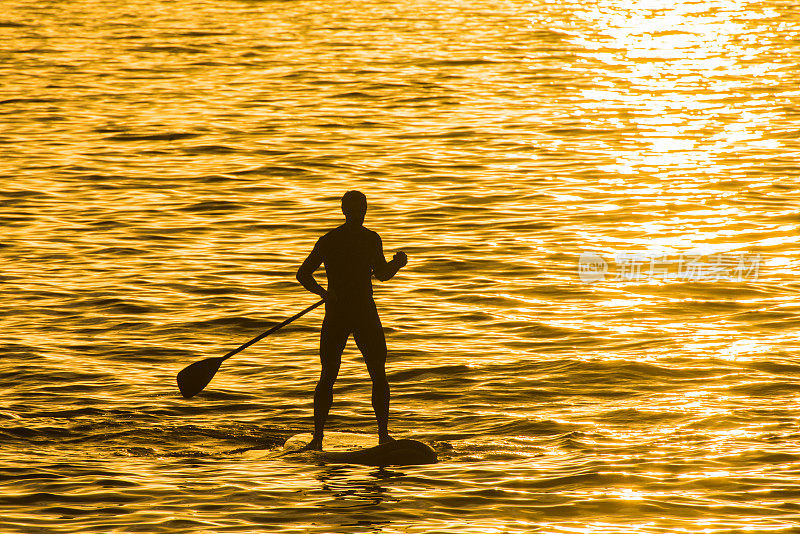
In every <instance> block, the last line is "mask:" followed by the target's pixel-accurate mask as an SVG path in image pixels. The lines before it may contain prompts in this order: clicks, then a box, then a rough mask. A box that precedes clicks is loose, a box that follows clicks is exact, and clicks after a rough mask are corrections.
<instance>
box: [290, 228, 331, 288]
mask: <svg viewBox="0 0 800 534" xmlns="http://www.w3.org/2000/svg"><path fill="white" fill-rule="evenodd" d="M321 264H322V252H320V246H319V241H317V244H316V245H314V250H312V251H311V254H309V255H308V257H307V258H306V259H305V261H304V262H303V264H302V265H300V267H299V268H298V269H297V281H298V282H300V284H302V286H303V287H304V288H306V289H307V290H308V291H311V292H312V293H315V294H317V295H319V296H320V297H322V298H325V296H326V295H327V293H328V292H327V291H325V288H323V287H322V286H321V285H319V283H317V281H316V280H314V271H316V270H317V269H318V268H319V266H320V265H321Z"/></svg>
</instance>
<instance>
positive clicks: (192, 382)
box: [178, 300, 325, 399]
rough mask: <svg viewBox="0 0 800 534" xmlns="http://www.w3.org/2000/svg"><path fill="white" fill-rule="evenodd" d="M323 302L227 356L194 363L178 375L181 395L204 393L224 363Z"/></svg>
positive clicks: (258, 336) (186, 396)
mask: <svg viewBox="0 0 800 534" xmlns="http://www.w3.org/2000/svg"><path fill="white" fill-rule="evenodd" d="M323 302H325V301H324V300H320V301H319V302H317V303H315V304H312V305H311V306H309V307H308V308H306V309H305V310H303V311H301V312H300V313H298V314H296V315H292V316H291V317H289V318H288V319H286V320H285V321H283V322H282V323H280V324H276V325H275V326H273V327H272V328H270V329H269V330H267V331H266V332H264V333H263V334H259V335H257V336H256V337H254V338H253V339H251V340H250V341H248V342H247V343H245V344H244V345H241V346H239V347H237V348H235V349H233V350H232V351H230V352H229V353H228V354H226V355H225V356H219V357H216V358H206V359H205V360H200V361H199V362H194V363H193V364H191V365H189V366H187V367H185V368H184V369H183V370H181V372H180V373H178V389H180V390H181V395H183V396H184V398H186V399H188V398H191V397H194V396H195V395H197V394H198V393H200V392H201V391H203V388H204V387H206V386H207V385H208V383H209V382H211V379H212V378H214V375H215V374H216V372H217V370H218V369H219V366H220V365H222V362H224V361H225V360H227V359H228V358H230V357H231V356H233V355H234V354H236V353H238V352H241V351H243V350H244V349H246V348H247V347H249V346H250V345H252V344H253V343H257V342H259V341H261V340H262V339H264V338H265V337H267V336H268V335H270V334H271V333H273V332H275V331H277V330H280V329H281V328H283V327H284V326H286V325H287V324H289V323H291V322H292V321H294V320H295V319H297V318H298V317H302V316H303V315H305V314H307V313H308V312H310V311H311V310H313V309H314V308H316V307H317V306H319V305H320V304H322V303H323Z"/></svg>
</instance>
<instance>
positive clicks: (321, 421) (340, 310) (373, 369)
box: [297, 191, 408, 450]
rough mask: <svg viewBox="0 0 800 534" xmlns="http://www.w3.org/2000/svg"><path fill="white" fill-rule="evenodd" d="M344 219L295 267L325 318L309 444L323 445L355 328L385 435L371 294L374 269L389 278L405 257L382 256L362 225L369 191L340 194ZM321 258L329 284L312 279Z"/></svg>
mask: <svg viewBox="0 0 800 534" xmlns="http://www.w3.org/2000/svg"><path fill="white" fill-rule="evenodd" d="M342 213H344V216H345V223H344V224H343V225H341V226H339V227H338V228H334V229H333V230H331V231H330V232H328V233H327V234H325V235H324V236H322V237H320V238H319V241H317V244H316V245H315V246H314V250H312V251H311V254H309V255H308V257H307V258H306V260H305V261H304V262H303V264H302V265H301V266H300V268H299V269H298V270H297V280H298V281H299V282H300V283H301V284H303V287H305V288H306V289H307V290H309V291H311V292H312V293H316V294H317V295H319V296H321V297H322V298H324V299H325V319H324V320H323V321H322V332H321V333H320V340H319V358H320V361H321V363H322V372H321V374H320V378H319V383H318V384H317V388H316V390H315V391H314V438H313V439H312V440H311V443H309V444H308V446H307V448H309V449H316V450H320V449H322V435H323V430H324V428H325V419H327V417H328V411H329V410H330V407H331V403H332V402H333V383H334V381H336V376H337V375H338V374H339V365H340V364H341V362H342V351H343V350H344V346H345V344H346V343H347V338H348V337H350V334H351V333H352V334H353V338H354V339H355V341H356V345H357V346H358V349H359V350H360V351H361V354H362V356H363V357H364V362H365V363H366V364H367V370H368V371H369V376H370V378H372V407H373V409H374V410H375V417H376V419H377V420H378V439H379V442H380V443H385V442H387V441H392V439H393V438H391V437H390V436H389V430H388V423H389V382H388V381H387V380H386V369H385V366H386V340H385V338H384V337H383V327H382V326H381V319H380V317H378V310H377V309H376V308H375V301H374V300H372V280H371V278H372V275H373V274H374V275H375V278H377V279H378V280H380V281H382V282H383V281H386V280H389V279H390V278H391V277H393V276H394V275H395V274H396V273H397V271H398V270H400V268H402V267H403V266H405V264H406V262H407V261H408V260H407V258H406V254H405V253H404V252H397V253H396V254H395V255H394V258H393V259H392V261H389V262H387V261H386V258H384V256H383V244H382V243H381V238H380V236H379V235H378V234H377V233H375V232H373V231H372V230H368V229H367V228H364V215H365V214H366V213H367V197H365V196H364V194H363V193H361V192H360V191H348V192H347V193H345V194H344V196H343V197H342ZM321 263H324V264H325V272H326V274H327V277H328V289H327V290H325V289H323V287H322V286H320V285H319V284H318V283H317V281H316V280H314V276H313V274H314V271H315V270H316V269H317V268H318V267H319V266H320V264H321Z"/></svg>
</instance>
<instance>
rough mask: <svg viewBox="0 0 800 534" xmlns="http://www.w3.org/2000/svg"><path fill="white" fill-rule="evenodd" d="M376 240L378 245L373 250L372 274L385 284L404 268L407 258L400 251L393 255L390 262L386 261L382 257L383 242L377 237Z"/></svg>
mask: <svg viewBox="0 0 800 534" xmlns="http://www.w3.org/2000/svg"><path fill="white" fill-rule="evenodd" d="M377 239H378V244H377V247H376V248H375V252H376V253H375V259H374V265H373V266H372V272H373V273H374V274H375V278H377V279H378V280H380V281H381V282H385V281H386V280H389V279H390V278H392V277H393V276H394V275H396V274H397V271H399V270H400V269H402V268H403V267H405V265H406V263H408V257H407V256H406V253H405V252H403V251H400V252H396V253H395V255H394V257H393V258H392V260H391V261H386V258H385V257H384V256H383V241H381V238H380V236H377Z"/></svg>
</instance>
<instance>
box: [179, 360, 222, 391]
mask: <svg viewBox="0 0 800 534" xmlns="http://www.w3.org/2000/svg"><path fill="white" fill-rule="evenodd" d="M222 361H223V359H222V358H206V359H205V360H200V361H199V362H194V363H193V364H192V365H189V366H188V367H185V368H184V369H183V370H181V372H180V373H178V389H180V390H181V395H183V397H184V398H186V399H188V398H190V397H194V396H195V395H197V394H198V393H200V392H201V391H203V388H205V387H206V386H207V385H208V383H209V382H211V379H212V378H214V375H215V374H216V373H217V370H218V369H219V366H220V365H222Z"/></svg>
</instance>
